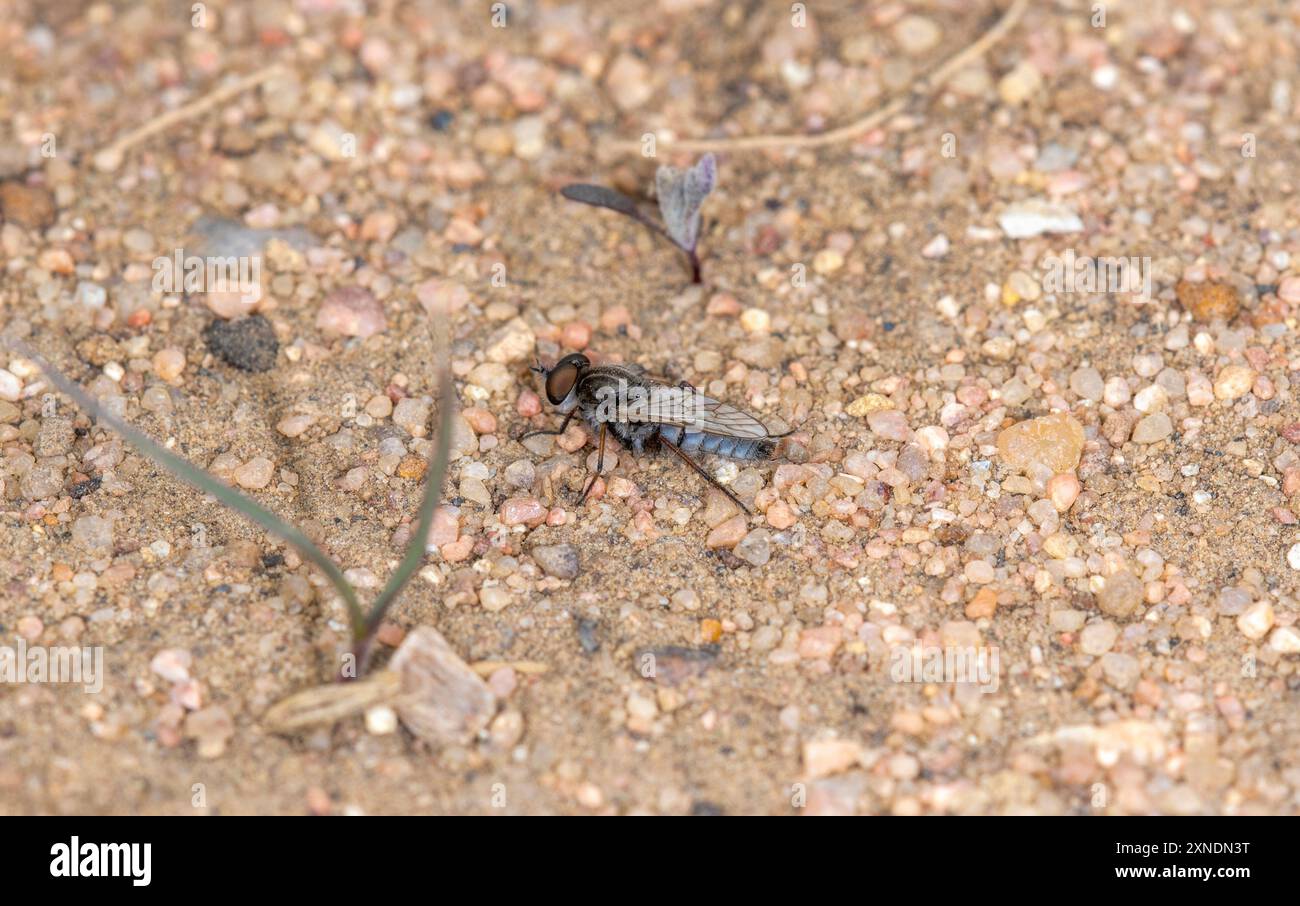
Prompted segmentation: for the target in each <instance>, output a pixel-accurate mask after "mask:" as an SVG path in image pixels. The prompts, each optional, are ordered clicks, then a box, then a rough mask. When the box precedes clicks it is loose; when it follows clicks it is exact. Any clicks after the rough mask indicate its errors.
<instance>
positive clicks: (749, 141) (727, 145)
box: [607, 0, 1029, 153]
mask: <svg viewBox="0 0 1300 906" xmlns="http://www.w3.org/2000/svg"><path fill="white" fill-rule="evenodd" d="M1028 6H1029V0H1012V2H1011V5H1010V6H1009V7H1007V11H1006V12H1005V13H1003V14H1002V17H1001V18H1000V19H998V21H997V22H996V23H994V24H993V27H991V28H990V29H989V30H988V31H986V32H984V34H982V35H980V37H979V38H978V39H976V40H975V42H974V43H972V44H969V45H967V46H966V47H965V48H963V49H962V50H960V51H958V52H957V53H956V54H953V55H952V56H951V57H949V58H948V59H947V60H945V61H944V62H943V63H941V64H940V65H939V66H938V67H936V68H935V69H934V71H933V72H931V73H930V74H929V75H927V76H925V77H924V78H922V79H920V80H919V81H918V82H917V83H916V84H914V85H913V86H912V88H911V90H910V91H909V92H908V93H906V94H900V95H898V96H896V97H894V98H893V99H892V100H890V101H888V102H887V103H885V104H884V106H882V107H877V108H876V109H875V110H873V111H871V112H870V113H868V114H866V115H865V116H863V117H861V118H860V119H857V120H854V121H853V122H851V123H848V124H846V125H844V126H840V127H838V128H836V129H831V130H828V131H826V132H818V133H815V134H811V135H809V134H799V135H746V136H741V137H739V138H717V139H709V138H687V139H678V140H672V139H668V138H664V137H662V136H658V135H657V136H656V137H655V143H656V146H657V148H659V149H664V150H672V151H690V152H694V153H702V152H704V151H725V152H736V151H761V150H765V149H769V148H820V147H823V146H825V145H833V144H835V143H837V142H842V141H848V140H849V139H853V138H857V137H858V136H859V135H862V134H863V133H864V132H869V131H870V130H872V129H874V128H876V127H877V126H879V125H880V124H881V123H883V122H885V121H886V120H888V119H889V118H890V117H892V116H896V115H897V114H899V113H902V112H903V110H904V109H905V108H906V107H907V105H908V103H910V102H911V101H912V99H913V98H916V97H924V96H927V95H930V94H933V93H934V92H935V91H937V90H939V88H941V87H943V85H944V84H945V83H946V82H947V81H948V80H949V79H950V78H952V76H953V74H954V73H956V72H957V71H958V70H960V69H961V68H962V67H964V66H966V65H968V64H969V63H971V62H972V61H974V60H975V59H977V58H979V57H981V56H983V55H984V54H985V53H987V52H988V50H989V48H990V47H992V46H993V45H994V44H996V43H997V42H998V41H1000V40H1002V38H1003V37H1005V36H1006V34H1007V32H1009V31H1011V29H1012V28H1014V27H1015V26H1016V23H1017V22H1019V21H1020V18H1021V16H1023V15H1024V13H1025V10H1026V9H1027V8H1028ZM607 147H608V149H609V150H610V151H613V152H623V153H626V152H629V151H640V150H641V141H640V140H637V141H627V140H623V141H614V142H610V143H608V145H607Z"/></svg>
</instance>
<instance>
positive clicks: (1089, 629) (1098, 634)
mask: <svg viewBox="0 0 1300 906" xmlns="http://www.w3.org/2000/svg"><path fill="white" fill-rule="evenodd" d="M1118 638H1119V630H1118V629H1116V628H1115V624H1114V623H1112V622H1110V621H1109V620H1099V621H1097V622H1094V623H1089V624H1088V625H1087V626H1085V627H1083V631H1082V632H1081V633H1079V648H1080V649H1081V650H1082V651H1083V653H1084V654H1089V655H1092V656H1093V657H1100V656H1101V655H1103V654H1105V653H1106V652H1107V651H1110V649H1111V648H1113V647H1114V646H1115V640H1116V639H1118Z"/></svg>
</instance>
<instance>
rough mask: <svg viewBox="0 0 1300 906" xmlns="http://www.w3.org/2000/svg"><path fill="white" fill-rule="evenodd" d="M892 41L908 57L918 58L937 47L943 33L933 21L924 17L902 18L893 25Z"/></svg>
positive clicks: (909, 16)
mask: <svg viewBox="0 0 1300 906" xmlns="http://www.w3.org/2000/svg"><path fill="white" fill-rule="evenodd" d="M893 34H894V40H895V41H897V42H898V46H899V49H900V50H902V51H903V53H905V54H908V55H909V56H914V57H915V56H920V55H921V54H924V53H926V52H928V51H931V50H933V49H934V48H936V47H938V46H939V41H940V40H941V39H942V38H943V32H942V31H941V30H940V28H939V26H938V25H936V24H935V23H934V21H933V20H931V19H927V18H925V17H924V16H912V15H908V16H904V17H903V18H901V19H899V20H898V21H897V22H895V23H894V28H893Z"/></svg>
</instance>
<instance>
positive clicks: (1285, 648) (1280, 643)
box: [1268, 626, 1300, 654]
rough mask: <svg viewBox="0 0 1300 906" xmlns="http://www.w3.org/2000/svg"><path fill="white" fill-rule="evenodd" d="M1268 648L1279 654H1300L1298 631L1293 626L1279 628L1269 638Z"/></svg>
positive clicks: (1299, 632) (1299, 635) (1299, 631)
mask: <svg viewBox="0 0 1300 906" xmlns="http://www.w3.org/2000/svg"><path fill="white" fill-rule="evenodd" d="M1268 647H1270V648H1272V649H1273V650H1274V651H1276V652H1278V653H1279V654H1300V629H1296V627H1294V626H1279V627H1278V628H1277V629H1274V630H1273V634H1272V635H1271V636H1269V639H1268Z"/></svg>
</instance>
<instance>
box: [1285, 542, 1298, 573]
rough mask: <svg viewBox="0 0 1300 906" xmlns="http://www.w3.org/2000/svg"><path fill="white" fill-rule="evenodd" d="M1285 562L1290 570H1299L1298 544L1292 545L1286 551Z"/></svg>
mask: <svg viewBox="0 0 1300 906" xmlns="http://www.w3.org/2000/svg"><path fill="white" fill-rule="evenodd" d="M1286 562H1287V564H1288V565H1289V566H1290V567H1291V568H1292V569H1300V544H1293V545H1291V547H1290V549H1289V550H1287V552H1286Z"/></svg>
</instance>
